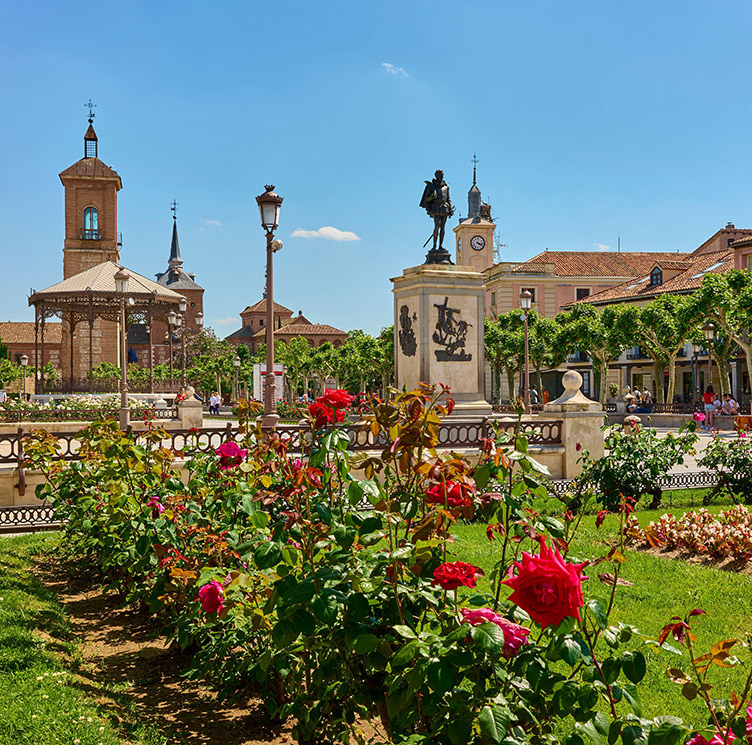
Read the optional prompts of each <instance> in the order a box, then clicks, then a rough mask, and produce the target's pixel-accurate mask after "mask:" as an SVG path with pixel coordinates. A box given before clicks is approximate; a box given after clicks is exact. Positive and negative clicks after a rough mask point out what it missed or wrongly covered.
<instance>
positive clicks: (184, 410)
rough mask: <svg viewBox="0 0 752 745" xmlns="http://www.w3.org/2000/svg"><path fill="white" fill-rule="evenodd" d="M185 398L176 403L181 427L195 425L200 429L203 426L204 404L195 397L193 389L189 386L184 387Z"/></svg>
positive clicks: (187, 427)
mask: <svg viewBox="0 0 752 745" xmlns="http://www.w3.org/2000/svg"><path fill="white" fill-rule="evenodd" d="M185 393H186V396H187V398H186V399H185V400H183V401H181V402H180V403H179V404H178V419H180V428H181V429H190V428H191V427H195V428H196V429H201V427H203V426H204V406H203V404H202V403H201V401H199V400H198V399H197V398H196V397H195V395H194V394H195V391H194V390H193V388H192V387H191V386H188V388H186V391H185Z"/></svg>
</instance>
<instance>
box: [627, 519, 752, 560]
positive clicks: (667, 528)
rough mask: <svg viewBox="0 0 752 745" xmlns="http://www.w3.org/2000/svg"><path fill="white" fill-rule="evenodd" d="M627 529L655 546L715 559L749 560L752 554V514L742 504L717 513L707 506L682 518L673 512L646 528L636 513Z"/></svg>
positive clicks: (637, 538)
mask: <svg viewBox="0 0 752 745" xmlns="http://www.w3.org/2000/svg"><path fill="white" fill-rule="evenodd" d="M626 529H627V532H628V534H629V535H630V536H631V537H633V538H634V539H636V540H638V541H642V542H645V543H648V544H649V545H651V546H653V547H659V546H660V547H665V548H668V549H673V550H677V551H686V552H688V553H690V554H695V555H703V556H711V557H713V558H714V559H728V558H734V559H742V560H744V561H748V560H749V558H750V557H752V513H750V511H749V509H747V508H746V507H744V506H742V505H736V506H735V507H732V508H731V509H729V510H726V511H725V512H721V513H719V514H717V515H712V514H711V513H710V512H708V510H705V509H702V510H697V511H695V510H692V511H691V512H687V513H686V514H684V515H682V516H681V517H678V518H677V517H675V516H674V515H673V514H670V513H669V514H665V515H661V517H660V518H659V519H658V521H657V522H651V523H650V524H649V525H648V526H647V527H646V528H644V529H643V528H641V527H640V526H639V524H638V522H637V520H636V519H635V518H634V516H632V517H630V520H629V522H628V524H627V526H626Z"/></svg>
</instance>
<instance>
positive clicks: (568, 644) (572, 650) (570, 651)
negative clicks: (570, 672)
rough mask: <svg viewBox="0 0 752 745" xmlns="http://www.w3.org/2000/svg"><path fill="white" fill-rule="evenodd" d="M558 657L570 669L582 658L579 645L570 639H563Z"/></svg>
mask: <svg viewBox="0 0 752 745" xmlns="http://www.w3.org/2000/svg"><path fill="white" fill-rule="evenodd" d="M558 652H559V655H560V656H561V659H562V660H564V662H566V663H567V665H569V666H570V667H574V666H575V665H576V664H577V662H578V661H579V659H580V657H581V656H582V650H581V649H580V645H579V644H578V643H577V642H576V641H575V640H574V639H572V638H571V637H565V638H564V639H563V640H562V642H561V644H560V645H559V649H558Z"/></svg>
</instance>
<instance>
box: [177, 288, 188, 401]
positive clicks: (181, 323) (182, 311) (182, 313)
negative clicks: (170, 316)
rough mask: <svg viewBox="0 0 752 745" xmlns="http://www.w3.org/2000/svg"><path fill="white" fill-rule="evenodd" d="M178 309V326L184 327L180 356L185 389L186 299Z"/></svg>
mask: <svg viewBox="0 0 752 745" xmlns="http://www.w3.org/2000/svg"><path fill="white" fill-rule="evenodd" d="M178 308H179V309H180V313H179V315H178V318H177V321H178V326H181V327H182V329H181V332H180V356H181V358H182V359H181V363H180V364H181V369H180V387H181V388H185V334H186V331H188V328H187V326H186V323H185V320H186V319H185V311H186V310H188V303H187V302H186V300H185V298H183V299H182V300H180V302H179V303H178Z"/></svg>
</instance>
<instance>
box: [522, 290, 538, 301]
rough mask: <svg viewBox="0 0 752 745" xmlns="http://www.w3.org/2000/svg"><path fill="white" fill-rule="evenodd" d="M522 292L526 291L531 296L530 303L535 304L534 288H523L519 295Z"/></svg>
mask: <svg viewBox="0 0 752 745" xmlns="http://www.w3.org/2000/svg"><path fill="white" fill-rule="evenodd" d="M524 290H527V291H528V292H529V293H530V294H531V295H532V296H533V297H532V298H530V302H531V303H535V302H536V298H535V287H523V288H522V289H520V294H522V292H523V291H524Z"/></svg>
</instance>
